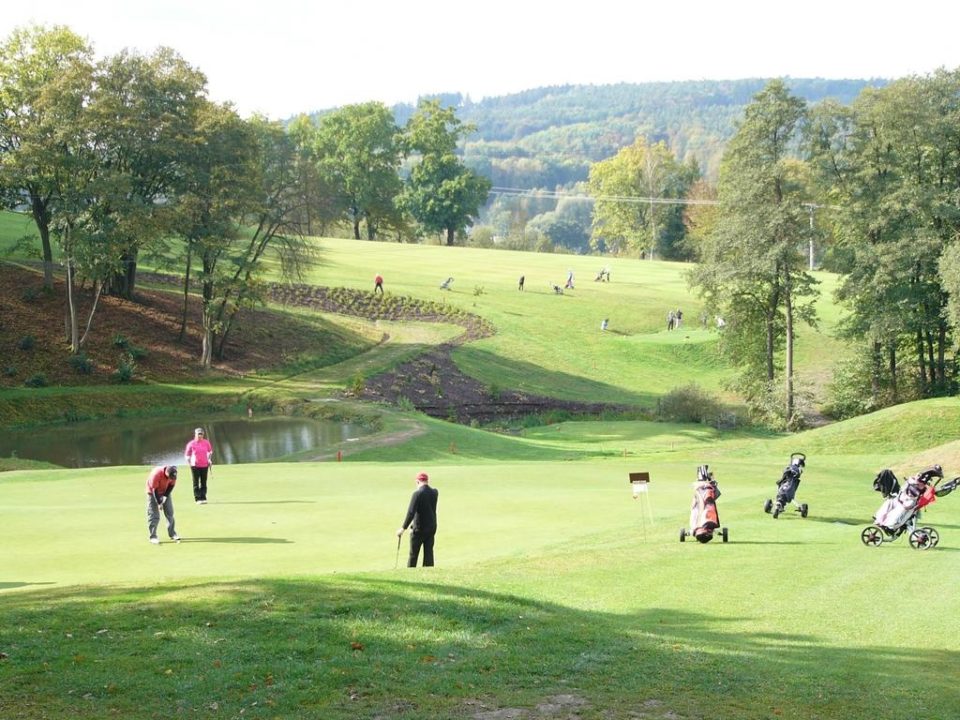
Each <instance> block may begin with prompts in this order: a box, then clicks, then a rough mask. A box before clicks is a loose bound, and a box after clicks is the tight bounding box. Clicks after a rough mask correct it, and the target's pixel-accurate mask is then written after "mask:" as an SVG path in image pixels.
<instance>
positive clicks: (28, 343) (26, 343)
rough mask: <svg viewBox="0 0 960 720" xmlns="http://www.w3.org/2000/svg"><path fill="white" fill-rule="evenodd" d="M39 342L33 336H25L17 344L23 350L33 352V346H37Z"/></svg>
mask: <svg viewBox="0 0 960 720" xmlns="http://www.w3.org/2000/svg"><path fill="white" fill-rule="evenodd" d="M36 343H37V341H36V339H35V338H34V337H33V335H24V336H23V337H22V338H20V340H19V341H18V342H17V347H18V348H20V349H21V350H33V346H34V345H36Z"/></svg>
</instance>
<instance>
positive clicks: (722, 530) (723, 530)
mask: <svg viewBox="0 0 960 720" xmlns="http://www.w3.org/2000/svg"><path fill="white" fill-rule="evenodd" d="M720 537H721V538H723V541H724V542H727V539H728V538H727V529H726V528H720Z"/></svg>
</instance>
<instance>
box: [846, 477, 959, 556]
mask: <svg viewBox="0 0 960 720" xmlns="http://www.w3.org/2000/svg"><path fill="white" fill-rule="evenodd" d="M942 479H943V469H942V468H941V467H940V466H939V465H931V466H930V467H928V468H927V469H926V470H922V471H921V472H919V473H917V474H916V475H913V476H911V477H909V478H907V480H906V481H905V482H904V484H903V487H901V486H900V483H899V481H898V480H897V478H896V476H895V475H894V474H893V472H891V471H890V470H882V471H881V472H880V473H879V474H878V475H877V477H876V479H874V481H873V489H874V490H876V491H877V492H879V493H881V494H882V495H883V496H884V498H885V500H884V501H883V505H881V506H880V509H879V510H877V514H876V515H874V521H875V522H876V524H875V525H869V526H867V527H865V528H864V529H863V532H861V533H860V540H861V541H862V542H863V544H864V545H866V546H868V547H879V546H880V545H882V544H883V543H885V542H890V541H892V540H896V539H897V538H898V537H900V536H901V535H903V534H904V533H906V534H907V537H908V538H909V540H910V547H912V548H914V549H915V550H928V549H930V548H935V547H936V546H937V543H938V542H940V533H939V532H937V529H936V528H933V527H929V526H922V527H921V526H920V511H921V509H923V508H924V507H926V506H927V505H929V504H930V503H932V502H934V501H935V500H936V499H937V498H938V497H943V496H945V495H949V494H950V493H952V492H953V491H954V490H955V489H956V488H957V485H958V484H960V478H954V479H953V480H951V481H949V482H947V483H944V484H943V485H941V486H940V487H937V485H938V483H939V482H940V480H942Z"/></svg>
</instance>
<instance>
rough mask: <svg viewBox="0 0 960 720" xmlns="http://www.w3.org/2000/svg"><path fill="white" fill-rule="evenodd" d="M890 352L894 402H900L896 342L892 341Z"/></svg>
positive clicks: (889, 365)
mask: <svg viewBox="0 0 960 720" xmlns="http://www.w3.org/2000/svg"><path fill="white" fill-rule="evenodd" d="M888 352H889V360H888V368H889V371H890V392H891V393H893V402H898V400H899V397H900V391H899V390H898V389H897V345H896V343H890V347H889V349H888Z"/></svg>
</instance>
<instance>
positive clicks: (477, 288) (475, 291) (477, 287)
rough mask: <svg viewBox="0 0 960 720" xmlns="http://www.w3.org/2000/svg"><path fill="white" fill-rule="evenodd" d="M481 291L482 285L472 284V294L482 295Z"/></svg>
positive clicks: (482, 291) (482, 290)
mask: <svg viewBox="0 0 960 720" xmlns="http://www.w3.org/2000/svg"><path fill="white" fill-rule="evenodd" d="M483 293H484V289H483V285H474V286H473V294H474V295H483Z"/></svg>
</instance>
